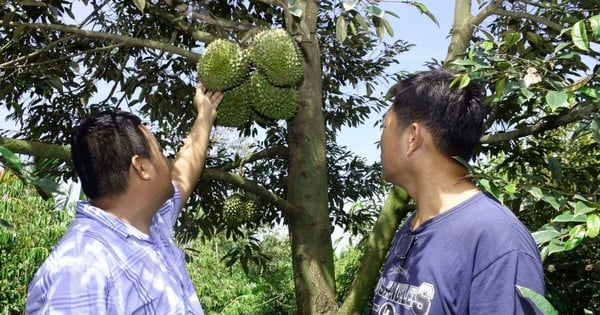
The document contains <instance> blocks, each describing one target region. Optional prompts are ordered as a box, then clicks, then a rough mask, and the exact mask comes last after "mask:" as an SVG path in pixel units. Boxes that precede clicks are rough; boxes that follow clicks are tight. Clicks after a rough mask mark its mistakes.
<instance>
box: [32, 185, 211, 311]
mask: <svg viewBox="0 0 600 315" xmlns="http://www.w3.org/2000/svg"><path fill="white" fill-rule="evenodd" d="M174 186H175V193H174V195H173V197H172V198H171V199H169V200H168V201H167V202H166V203H165V204H164V205H163V206H162V207H161V208H160V209H159V210H158V212H157V214H156V215H155V216H154V217H153V218H152V222H151V225H150V235H146V234H144V233H142V232H141V231H139V230H137V229H136V228H135V227H133V226H132V225H130V224H128V223H126V222H124V221H122V220H120V219H118V218H116V217H114V216H112V215H110V214H108V213H106V212H105V211H104V210H102V209H99V208H96V207H94V206H92V205H90V204H89V203H88V202H84V201H80V202H78V204H77V206H76V209H75V211H76V216H75V219H74V220H73V222H72V223H71V225H70V226H69V228H68V230H67V232H66V233H65V235H64V236H63V238H62V239H61V240H60V241H59V243H58V244H57V245H56V247H55V248H54V250H53V251H52V253H51V254H50V256H49V257H48V259H47V260H46V261H45V262H44V264H43V265H42V266H41V267H40V269H39V270H38V272H37V273H36V275H35V277H34V278H33V280H32V281H31V283H30V284H29V289H28V291H29V292H28V296H27V302H26V306H25V312H26V313H27V314H159V315H163V314H203V312H202V307H201V306H200V301H199V300H198V296H197V294H196V291H195V289H194V287H193V285H192V282H191V279H190V276H189V275H188V273H187V270H186V268H185V259H184V254H183V252H182V251H181V250H180V249H179V248H177V246H176V245H175V244H174V243H173V237H172V235H173V226H174V224H175V222H176V220H177V215H178V213H179V209H180V208H181V206H180V205H181V197H180V194H179V190H178V189H177V186H176V185H174Z"/></svg>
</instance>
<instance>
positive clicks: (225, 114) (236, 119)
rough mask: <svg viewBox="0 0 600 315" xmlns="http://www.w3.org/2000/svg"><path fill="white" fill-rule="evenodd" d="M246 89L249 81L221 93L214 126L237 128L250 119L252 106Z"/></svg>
mask: <svg viewBox="0 0 600 315" xmlns="http://www.w3.org/2000/svg"><path fill="white" fill-rule="evenodd" d="M248 89H249V81H247V80H246V81H244V82H243V83H242V84H241V85H239V86H237V87H234V88H233V89H231V90H228V91H225V92H223V100H221V103H220V104H219V107H218V108H217V119H216V122H215V124H217V125H219V126H224V127H236V128H239V127H242V126H244V124H246V123H247V122H248V121H249V120H250V119H251V112H252V107H251V106H252V105H251V100H250V97H249V96H248Z"/></svg>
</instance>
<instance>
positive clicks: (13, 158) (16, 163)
mask: <svg viewBox="0 0 600 315" xmlns="http://www.w3.org/2000/svg"><path fill="white" fill-rule="evenodd" d="M0 155H1V156H4V158H5V159H6V161H7V162H8V163H9V164H10V166H11V167H14V168H16V169H17V170H23V165H22V164H21V161H20V160H19V158H18V157H17V155H16V154H14V153H13V152H12V151H11V150H9V149H7V148H5V147H3V146H1V145H0Z"/></svg>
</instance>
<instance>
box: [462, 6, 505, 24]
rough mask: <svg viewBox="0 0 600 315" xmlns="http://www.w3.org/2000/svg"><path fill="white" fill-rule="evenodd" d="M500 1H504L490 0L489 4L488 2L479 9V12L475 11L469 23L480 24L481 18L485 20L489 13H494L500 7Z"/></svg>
mask: <svg viewBox="0 0 600 315" xmlns="http://www.w3.org/2000/svg"><path fill="white" fill-rule="evenodd" d="M502 2H504V0H494V1H492V2H490V4H488V5H487V6H485V8H483V9H482V10H481V11H479V13H477V15H475V16H473V17H471V20H470V22H471V24H472V25H479V24H481V22H483V20H485V19H486V18H487V17H489V16H490V15H492V14H494V13H495V11H496V10H497V9H498V8H499V7H500V4H502Z"/></svg>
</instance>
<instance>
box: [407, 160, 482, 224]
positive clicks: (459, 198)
mask: <svg viewBox="0 0 600 315" xmlns="http://www.w3.org/2000/svg"><path fill="white" fill-rule="evenodd" d="M432 169H434V168H432ZM437 169H440V168H437ZM442 169H443V168H442ZM446 170H447V169H446ZM446 170H445V171H443V172H438V173H435V172H428V174H425V175H424V176H422V177H421V179H420V180H417V183H416V184H417V185H416V189H415V192H414V195H413V196H412V197H413V199H414V200H415V202H416V204H417V207H416V213H415V216H414V217H413V221H412V222H411V229H412V230H414V229H416V228H418V227H419V226H421V225H422V224H423V223H425V222H427V221H428V220H430V219H432V218H434V217H436V216H438V215H440V214H442V213H444V212H446V211H448V210H450V209H452V208H454V207H456V206H457V205H459V204H461V203H462V202H464V201H466V200H468V199H469V198H471V197H473V196H474V195H476V194H477V193H478V192H479V189H478V188H477V187H476V186H475V185H474V184H473V183H471V182H470V181H469V180H468V178H466V174H467V173H466V171H464V170H461V169H455V170H451V171H446Z"/></svg>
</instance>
